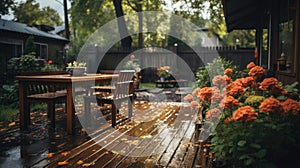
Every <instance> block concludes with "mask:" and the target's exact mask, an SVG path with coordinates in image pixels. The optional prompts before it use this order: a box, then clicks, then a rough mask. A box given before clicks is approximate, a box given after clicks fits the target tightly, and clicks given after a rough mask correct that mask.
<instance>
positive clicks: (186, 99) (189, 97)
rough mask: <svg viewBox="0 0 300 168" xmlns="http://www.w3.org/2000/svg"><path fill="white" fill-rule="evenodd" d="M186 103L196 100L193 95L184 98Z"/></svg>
mask: <svg viewBox="0 0 300 168" xmlns="http://www.w3.org/2000/svg"><path fill="white" fill-rule="evenodd" d="M183 100H184V101H193V100H194V97H193V95H191V94H188V95H186V96H185V97H184V98H183Z"/></svg>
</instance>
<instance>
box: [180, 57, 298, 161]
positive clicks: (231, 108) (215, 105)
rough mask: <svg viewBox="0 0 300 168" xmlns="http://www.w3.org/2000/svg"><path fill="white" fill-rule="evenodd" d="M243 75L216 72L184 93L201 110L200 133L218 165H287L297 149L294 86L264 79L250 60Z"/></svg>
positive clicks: (262, 70) (296, 96)
mask: <svg viewBox="0 0 300 168" xmlns="http://www.w3.org/2000/svg"><path fill="white" fill-rule="evenodd" d="M247 68H248V76H247V77H243V78H237V79H232V77H231V74H232V73H234V71H233V70H232V69H230V68H229V69H226V70H225V71H224V75H217V76H215V77H214V78H213V80H212V86H211V87H202V88H196V89H195V90H194V92H193V93H192V94H191V95H187V96H186V97H185V100H186V101H190V102H191V103H190V106H191V107H192V108H195V109H196V110H197V111H198V110H200V111H201V112H202V113H200V114H199V118H200V119H201V120H202V121H203V122H204V127H203V128H202V129H201V133H203V132H204V133H206V134H208V135H209V136H210V137H211V151H212V153H213V154H214V156H215V157H216V158H217V161H219V163H220V164H222V165H226V166H236V167H245V166H250V167H266V166H291V165H292V164H293V163H294V162H297V159H296V160H293V159H295V157H296V156H297V152H298V151H299V149H300V145H299V144H298V142H299V140H300V117H299V116H300V115H299V112H300V103H299V94H298V90H297V89H296V88H295V86H296V84H294V85H290V86H283V85H282V84H281V83H280V82H279V81H278V80H277V79H276V78H274V77H270V78H265V73H266V70H265V69H264V68H262V67H260V66H256V65H255V64H254V63H253V62H252V63H250V64H249V65H248V66H247Z"/></svg>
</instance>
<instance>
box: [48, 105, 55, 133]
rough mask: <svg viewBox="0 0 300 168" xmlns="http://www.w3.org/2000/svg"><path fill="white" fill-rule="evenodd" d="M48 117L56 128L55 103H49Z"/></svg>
mask: <svg viewBox="0 0 300 168" xmlns="http://www.w3.org/2000/svg"><path fill="white" fill-rule="evenodd" d="M47 106H48V107H47V115H48V118H49V119H50V121H51V124H52V126H53V127H55V103H54V101H49V102H48V103H47Z"/></svg>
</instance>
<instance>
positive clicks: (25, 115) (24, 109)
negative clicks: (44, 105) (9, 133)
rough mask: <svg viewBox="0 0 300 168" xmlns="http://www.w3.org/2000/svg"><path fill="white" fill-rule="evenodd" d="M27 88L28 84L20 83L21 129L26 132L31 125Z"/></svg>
mask: <svg viewBox="0 0 300 168" xmlns="http://www.w3.org/2000/svg"><path fill="white" fill-rule="evenodd" d="M26 96H27V88H26V84H25V83H23V82H19V104H20V105H19V107H20V129H21V130H25V129H27V128H28V125H29V123H30V114H29V111H30V110H29V106H28V103H27V100H26Z"/></svg>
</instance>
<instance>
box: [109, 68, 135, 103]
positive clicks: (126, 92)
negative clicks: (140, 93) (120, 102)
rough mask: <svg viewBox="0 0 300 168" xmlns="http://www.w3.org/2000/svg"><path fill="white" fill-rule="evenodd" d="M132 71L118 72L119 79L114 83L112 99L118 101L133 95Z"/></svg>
mask: <svg viewBox="0 0 300 168" xmlns="http://www.w3.org/2000/svg"><path fill="white" fill-rule="evenodd" d="M134 73H135V71H134V70H121V71H120V72H119V77H118V79H117V82H116V83H115V91H114V93H113V96H114V99H120V98H125V97H129V96H130V95H131V94H132V93H133V88H131V87H132V86H133V85H132V83H133V81H132V78H133V75H134Z"/></svg>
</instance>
